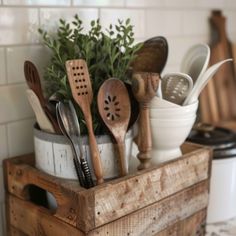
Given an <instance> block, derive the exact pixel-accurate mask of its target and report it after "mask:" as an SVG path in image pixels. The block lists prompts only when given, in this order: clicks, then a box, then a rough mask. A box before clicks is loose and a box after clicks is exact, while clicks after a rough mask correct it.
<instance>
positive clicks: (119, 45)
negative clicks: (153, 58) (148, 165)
mask: <svg viewBox="0 0 236 236" xmlns="http://www.w3.org/2000/svg"><path fill="white" fill-rule="evenodd" d="M90 25H91V28H90V30H89V31H88V33H84V31H83V22H82V21H81V19H80V18H79V17H78V15H75V16H74V19H73V21H72V22H71V23H68V22H66V21H65V20H63V19H60V20H59V27H58V30H57V33H56V34H54V35H49V33H48V32H47V31H45V30H43V29H39V33H40V34H41V35H42V39H43V43H44V45H46V46H47V47H48V48H49V49H50V51H51V59H50V63H49V64H48V65H47V67H46V70H45V73H44V80H45V89H46V93H47V95H48V96H51V95H52V94H54V93H60V95H62V96H63V97H64V98H65V99H72V95H71V90H70V86H69V83H68V80H67V74H66V68H65V62H66V61H67V60H71V59H79V58H82V59H85V60H86V62H87V64H88V68H89V73H90V78H91V82H92V88H93V93H94V99H93V103H92V107H91V109H92V117H93V126H94V131H95V134H103V133H104V127H103V124H102V122H101V120H100V117H99V115H98V110H97V103H96V100H97V93H98V90H99V87H100V86H101V84H102V83H103V82H104V81H105V80H106V79H108V78H110V77H115V78H118V79H121V80H123V81H128V80H129V79H130V78H129V76H128V73H127V71H128V69H129V67H130V63H131V62H132V61H133V60H134V58H135V54H136V52H137V51H138V50H139V49H140V48H141V46H142V44H141V43H139V44H135V45H134V32H133V26H132V25H131V24H130V19H127V20H126V21H125V22H124V21H121V20H118V23H117V24H116V25H110V26H109V28H108V29H106V30H105V32H104V31H103V30H102V27H101V24H100V22H99V20H96V21H95V20H93V21H91V23H90ZM72 100H73V99H72ZM76 107H77V112H78V113H77V114H78V119H79V121H80V125H81V133H82V134H86V133H87V129H86V126H85V122H84V118H83V115H82V113H81V111H80V109H79V108H78V106H76Z"/></svg>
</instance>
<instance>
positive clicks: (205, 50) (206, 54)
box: [181, 43, 210, 84]
mask: <svg viewBox="0 0 236 236" xmlns="http://www.w3.org/2000/svg"><path fill="white" fill-rule="evenodd" d="M209 60H210V48H209V46H208V45H207V44H203V43H201V44H196V45H194V46H192V47H191V48H190V49H189V50H188V51H187V53H186V54H185V55H184V58H183V60H182V63H181V72H183V73H186V74H188V75H189V76H190V77H191V78H192V80H193V84H195V82H196V81H197V79H198V78H199V77H201V76H202V75H203V74H204V73H205V71H206V69H207V66H208V64H209Z"/></svg>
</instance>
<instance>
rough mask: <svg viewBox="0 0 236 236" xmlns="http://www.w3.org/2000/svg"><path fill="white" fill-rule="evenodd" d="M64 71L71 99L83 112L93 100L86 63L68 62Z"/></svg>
mask: <svg viewBox="0 0 236 236" xmlns="http://www.w3.org/2000/svg"><path fill="white" fill-rule="evenodd" d="M66 70H67V75H68V80H69V83H70V87H71V91H72V95H73V98H74V99H75V101H76V102H77V103H78V104H79V106H80V107H81V109H82V110H83V111H84V110H85V109H86V107H88V106H90V105H91V103H92V100H93V91H92V85H91V81H90V77H89V71H88V67H87V63H86V61H85V60H83V59H78V60H69V61H67V62H66Z"/></svg>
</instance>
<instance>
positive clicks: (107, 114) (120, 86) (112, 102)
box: [97, 78, 131, 176]
mask: <svg viewBox="0 0 236 236" xmlns="http://www.w3.org/2000/svg"><path fill="white" fill-rule="evenodd" d="M97 104H98V110H99V113H100V115H101V117H102V119H103V121H104V123H105V125H106V126H107V127H108V129H109V130H110V131H111V133H112V135H113V136H114V138H115V140H116V142H117V146H118V152H119V162H120V172H121V175H122V176H124V175H126V174H128V160H126V158H125V134H126V131H127V128H128V124H129V119H130V115H131V112H130V110H131V108H130V100H129V94H128V91H127V89H126V87H125V85H124V83H123V82H122V81H120V80H118V79H115V78H110V79H108V80H106V81H105V82H104V83H103V84H102V86H101V87H100V89H99V92H98V98H97Z"/></svg>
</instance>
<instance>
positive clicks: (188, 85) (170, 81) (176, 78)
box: [161, 73, 193, 105]
mask: <svg viewBox="0 0 236 236" xmlns="http://www.w3.org/2000/svg"><path fill="white" fill-rule="evenodd" d="M192 87H193V81H192V78H191V77H190V76H189V75H187V74H184V73H169V74H166V75H164V76H163V78H162V81H161V91H162V98H163V99H165V100H167V101H170V102H173V103H175V104H179V105H182V103H183V101H184V100H185V98H186V96H187V95H188V93H189V92H190V91H191V89H192Z"/></svg>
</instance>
